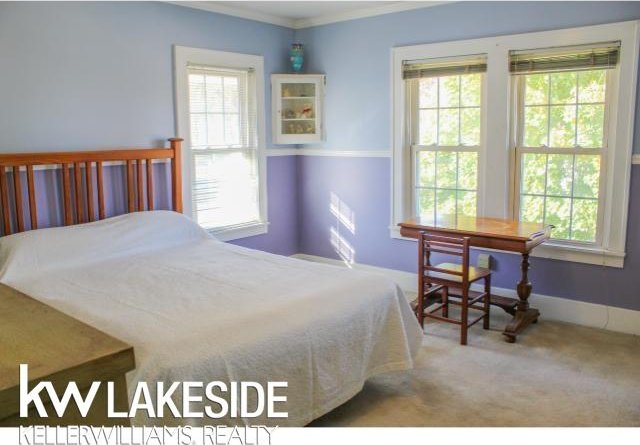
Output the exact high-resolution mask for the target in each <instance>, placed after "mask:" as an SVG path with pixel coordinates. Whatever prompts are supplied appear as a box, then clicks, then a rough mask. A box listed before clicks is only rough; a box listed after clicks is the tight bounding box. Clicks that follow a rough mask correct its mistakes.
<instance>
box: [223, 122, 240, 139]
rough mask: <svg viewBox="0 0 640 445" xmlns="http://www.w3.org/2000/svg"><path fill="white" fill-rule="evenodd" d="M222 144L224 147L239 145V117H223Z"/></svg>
mask: <svg viewBox="0 0 640 445" xmlns="http://www.w3.org/2000/svg"><path fill="white" fill-rule="evenodd" d="M224 142H225V145H240V115H239V114H225V115H224Z"/></svg>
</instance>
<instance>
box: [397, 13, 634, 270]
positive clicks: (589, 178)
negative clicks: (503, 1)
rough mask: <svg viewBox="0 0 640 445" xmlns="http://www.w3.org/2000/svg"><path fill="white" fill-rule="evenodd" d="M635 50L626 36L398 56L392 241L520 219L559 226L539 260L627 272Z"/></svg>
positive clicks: (609, 31)
mask: <svg viewBox="0 0 640 445" xmlns="http://www.w3.org/2000/svg"><path fill="white" fill-rule="evenodd" d="M639 47H640V22H621V23H611V24H606V25H596V26H586V27H581V28H571V29H562V30H555V31H543V32H535V33H526V34H513V35H503V36H496V37H487V38H480V39H472V40H459V41H451V42H438V43H429V44H424V45H412V46H405V47H397V48H393V50H392V73H391V74H392V76H391V82H392V91H393V115H392V118H393V133H392V141H393V164H392V187H393V188H392V202H391V224H390V232H391V236H392V237H401V234H400V233H399V230H398V224H399V223H401V222H402V221H406V220H407V219H411V218H420V219H421V220H422V221H424V222H426V223H429V220H434V219H435V220H438V219H440V217H441V216H443V215H449V216H451V215H453V217H454V218H449V220H448V221H447V223H450V222H451V220H452V219H453V221H454V222H457V223H461V219H462V218H468V216H467V215H470V216H479V217H490V218H499V219H518V220H521V221H527V222H533V223H541V224H547V225H553V226H554V228H553V230H552V231H551V237H552V239H551V240H549V241H548V242H546V243H544V244H543V245H542V246H539V247H538V248H536V249H535V251H533V255H534V256H544V257H548V258H554V259H559V260H568V261H577V262H584V263H591V264H602V265H606V266H613V267H623V265H624V257H625V245H626V244H625V243H626V239H627V238H626V233H627V215H628V209H629V194H630V191H629V186H630V176H631V159H632V148H633V136H634V123H635V100H636V87H637V81H638V80H637V73H638V60H639V54H640V53H639V52H638V48H639ZM462 223H464V221H462Z"/></svg>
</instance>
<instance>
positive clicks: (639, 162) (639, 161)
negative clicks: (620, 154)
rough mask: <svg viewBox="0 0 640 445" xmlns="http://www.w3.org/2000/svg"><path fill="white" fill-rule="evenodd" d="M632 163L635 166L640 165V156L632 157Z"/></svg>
mask: <svg viewBox="0 0 640 445" xmlns="http://www.w3.org/2000/svg"><path fill="white" fill-rule="evenodd" d="M631 163H632V164H634V165H640V154H636V155H633V156H632V157H631Z"/></svg>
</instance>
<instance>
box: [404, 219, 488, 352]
mask: <svg viewBox="0 0 640 445" xmlns="http://www.w3.org/2000/svg"><path fill="white" fill-rule="evenodd" d="M418 242H419V245H418V251H419V267H418V269H419V270H418V301H417V303H418V304H417V307H416V315H417V316H418V321H419V322H420V326H422V327H424V319H425V318H433V319H435V320H441V321H446V322H448V323H455V324H458V325H460V327H461V331H460V344H461V345H466V344H467V331H468V329H469V328H470V327H471V326H473V325H474V324H476V323H477V322H478V321H480V320H483V327H484V329H489V317H490V298H491V270H489V269H483V268H478V267H473V266H470V265H469V238H468V237H465V238H462V239H460V238H451V237H446V236H439V235H429V234H427V233H425V232H420V235H419V238H418ZM432 252H433V253H437V254H442V255H446V256H451V257H460V258H461V261H460V263H459V264H458V263H440V264H438V265H436V266H433V265H432V264H431V253H432ZM479 280H484V292H483V293H480V294H477V295H476V294H475V293H474V294H472V295H473V296H470V294H471V291H470V290H469V287H470V285H471V284H472V283H474V282H476V281H479ZM451 288H455V289H459V292H458V293H459V296H454V298H456V300H451V299H450V297H452V295H451V293H450V290H451ZM437 292H440V295H441V298H440V299H439V300H440V303H439V304H436V305H435V307H429V308H427V303H428V302H429V301H432V300H433V297H434V295H435V294H436V293H437ZM458 299H459V301H457V300H458ZM480 303H481V304H482V305H480ZM449 304H456V305H460V306H461V317H460V319H456V318H450V317H449ZM469 309H473V310H480V311H482V314H481V315H480V316H478V317H477V318H474V319H473V320H471V321H469ZM439 310H440V311H442V315H436V314H435V312H437V311H439Z"/></svg>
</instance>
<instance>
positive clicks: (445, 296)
mask: <svg viewBox="0 0 640 445" xmlns="http://www.w3.org/2000/svg"><path fill="white" fill-rule="evenodd" d="M441 292H442V316H443V317H447V318H448V317H449V287H447V286H444V287H443V288H442V291H441Z"/></svg>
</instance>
